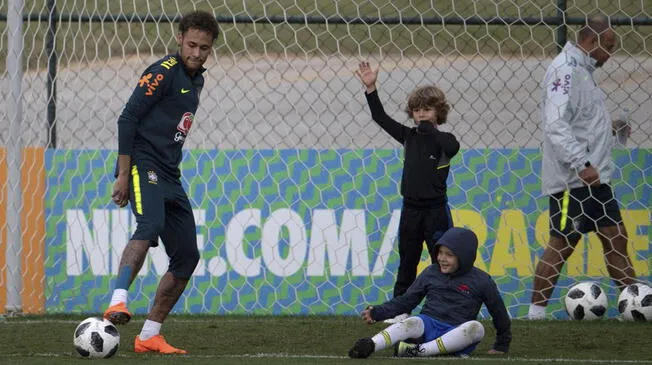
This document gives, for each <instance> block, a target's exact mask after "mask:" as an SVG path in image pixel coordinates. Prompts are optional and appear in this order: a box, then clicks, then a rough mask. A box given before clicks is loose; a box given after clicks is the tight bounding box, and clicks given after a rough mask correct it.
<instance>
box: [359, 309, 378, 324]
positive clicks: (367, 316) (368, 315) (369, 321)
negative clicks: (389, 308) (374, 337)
mask: <svg viewBox="0 0 652 365" xmlns="http://www.w3.org/2000/svg"><path fill="white" fill-rule="evenodd" d="M372 309H374V307H372V306H368V307H367V308H366V309H365V310H363V311H362V313H361V314H360V316H361V317H362V319H363V320H364V321H365V322H367V324H374V323H376V321H374V320H373V318H371V310H372Z"/></svg>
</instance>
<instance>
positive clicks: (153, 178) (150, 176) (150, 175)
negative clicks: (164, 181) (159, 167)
mask: <svg viewBox="0 0 652 365" xmlns="http://www.w3.org/2000/svg"><path fill="white" fill-rule="evenodd" d="M147 182H148V183H150V184H158V176H157V175H156V171H152V170H149V171H147Z"/></svg>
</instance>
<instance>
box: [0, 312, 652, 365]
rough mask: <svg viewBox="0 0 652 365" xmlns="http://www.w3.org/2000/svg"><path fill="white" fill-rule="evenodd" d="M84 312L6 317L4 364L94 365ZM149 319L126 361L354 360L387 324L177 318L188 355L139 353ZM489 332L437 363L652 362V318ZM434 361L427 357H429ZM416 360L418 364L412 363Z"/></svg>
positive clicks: (172, 328) (174, 333)
mask: <svg viewBox="0 0 652 365" xmlns="http://www.w3.org/2000/svg"><path fill="white" fill-rule="evenodd" d="M83 318H84V317H81V316H36V317H32V316H28V317H18V318H16V317H13V318H6V319H4V320H1V321H0V363H1V364H24V365H34V364H52V365H59V364H61V365H63V364H87V361H88V360H84V359H81V358H79V357H78V356H77V355H76V353H75V352H74V349H73V348H72V333H73V330H74V328H75V326H76V325H77V323H78V322H80V321H81V320H82V319H83ZM142 323H143V319H142V318H138V317H137V318H136V319H135V320H133V321H132V322H131V323H129V324H128V325H126V326H122V327H120V328H119V330H120V335H121V347H120V350H119V351H118V354H117V355H116V358H115V359H111V360H106V361H116V360H118V361H119V363H120V364H121V365H123V364H124V365H126V364H141V363H142V361H143V360H144V359H147V360H148V361H147V362H148V363H149V364H152V365H156V364H173V363H174V364H176V363H183V364H191V365H194V364H215V363H219V364H245V365H247V364H271V365H292V364H345V363H346V364H351V363H353V362H354V360H351V359H348V358H347V352H348V349H349V348H350V347H351V346H352V344H353V343H354V342H355V340H356V339H358V338H360V337H366V336H371V335H373V334H375V333H376V332H378V331H380V330H381V329H382V328H383V326H384V325H383V324H376V325H373V326H368V325H365V324H364V323H363V322H362V321H361V320H360V319H358V318H356V317H341V316H338V317H329V316H305V317H289V316H277V317H272V316H171V317H170V318H169V319H168V320H167V322H166V323H165V325H164V327H163V334H164V335H165V336H166V338H167V339H168V340H169V341H170V343H171V344H173V345H175V346H178V347H180V348H184V349H186V350H188V352H189V355H187V356H161V355H146V354H136V353H134V352H133V338H134V337H135V336H136V335H137V334H138V332H139V331H140V328H141V326H142ZM483 324H484V326H485V329H486V336H485V339H484V340H483V341H482V343H481V344H480V345H479V346H478V349H477V350H476V351H475V353H474V354H473V358H472V360H459V359H450V360H446V359H438V361H437V364H446V363H450V364H466V363H468V364H478V363H483V361H480V362H478V360H482V359H487V362H488V363H493V364H496V363H499V362H496V361H495V360H498V359H501V361H500V363H509V364H532V363H541V364H544V363H550V362H555V361H563V363H564V364H590V363H600V362H608V363H618V362H619V361H623V362H626V361H633V362H636V361H641V360H648V361H649V360H650V358H649V347H648V346H649V344H648V342H647V340H648V339H649V338H650V337H651V335H652V326H650V323H633V322H619V321H616V320H603V321H595V322H573V321H522V320H516V321H513V323H512V332H513V342H512V346H511V351H510V353H509V356H502V357H499V358H497V357H496V356H489V355H487V354H486V352H487V350H488V349H489V348H490V346H491V345H492V343H493V341H494V334H495V332H494V330H493V327H492V325H491V322H490V321H483ZM391 355H392V353H391V350H384V351H381V352H379V353H376V354H374V355H372V357H371V358H370V359H368V360H366V361H364V360H359V361H360V362H362V363H373V364H393V363H403V364H404V363H405V359H395V358H392V357H391ZM427 361H430V362H432V359H431V360H427V359H424V360H420V361H417V362H418V363H426V362H427ZM410 363H412V362H410Z"/></svg>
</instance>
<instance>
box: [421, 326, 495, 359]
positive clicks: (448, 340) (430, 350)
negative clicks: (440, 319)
mask: <svg viewBox="0 0 652 365" xmlns="http://www.w3.org/2000/svg"><path fill="white" fill-rule="evenodd" d="M483 337H484V327H483V326H482V323H480V322H478V321H468V322H464V323H462V324H461V325H459V326H458V327H456V328H453V329H452V330H450V331H448V332H446V333H444V334H443V335H442V336H441V337H439V338H436V339H434V340H432V341H430V342H426V343H424V344H421V348H422V349H423V352H419V354H418V356H432V355H439V354H450V353H453V352H457V351H460V350H463V349H465V348H467V347H469V346H471V345H473V344H474V343H477V342H480V341H481V340H482V338H483Z"/></svg>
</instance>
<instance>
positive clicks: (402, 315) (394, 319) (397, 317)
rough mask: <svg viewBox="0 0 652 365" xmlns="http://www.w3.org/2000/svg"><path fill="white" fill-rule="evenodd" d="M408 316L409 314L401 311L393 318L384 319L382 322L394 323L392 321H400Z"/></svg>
mask: <svg viewBox="0 0 652 365" xmlns="http://www.w3.org/2000/svg"><path fill="white" fill-rule="evenodd" d="M409 316H410V315H409V314H407V313H403V314H399V315H398V316H396V317H394V318H390V319H386V320H384V321H383V322H384V323H388V324H394V323H398V322H400V321H402V320H404V319H407V318H408V317H409Z"/></svg>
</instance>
